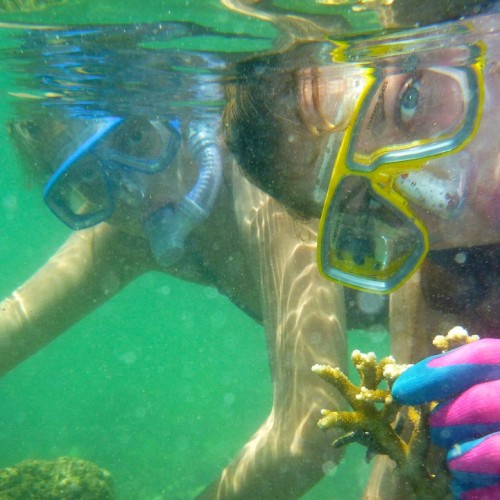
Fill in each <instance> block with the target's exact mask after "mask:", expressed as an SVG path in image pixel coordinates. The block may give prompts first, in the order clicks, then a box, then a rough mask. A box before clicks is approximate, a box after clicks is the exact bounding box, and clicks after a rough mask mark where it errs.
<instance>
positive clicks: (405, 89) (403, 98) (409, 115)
mask: <svg viewBox="0 0 500 500" xmlns="http://www.w3.org/2000/svg"><path fill="white" fill-rule="evenodd" d="M420 101H421V90H420V79H419V78H414V77H412V78H410V79H409V80H407V81H406V82H405V83H404V84H403V86H402V88H401V91H400V94H399V100H398V110H397V113H398V122H399V123H400V124H401V125H403V126H404V127H406V128H408V127H409V126H410V125H411V124H412V122H413V121H414V120H415V118H416V116H417V112H418V110H419V102H420Z"/></svg>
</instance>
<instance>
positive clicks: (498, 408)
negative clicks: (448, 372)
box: [429, 380, 500, 448]
mask: <svg viewBox="0 0 500 500" xmlns="http://www.w3.org/2000/svg"><path fill="white" fill-rule="evenodd" d="M499 394H500V380H494V381H492V382H483V383H482V384H477V385H474V386H473V387H470V388H469V389H467V390H466V391H464V392H463V393H462V394H460V395H459V396H457V397H456V398H454V399H452V400H451V401H448V402H446V403H441V404H439V405H438V406H437V407H436V408H435V409H434V410H433V412H432V413H431V415H430V417H429V426H430V434H431V439H432V442H433V443H434V444H436V445H437V446H441V447H443V448H451V447H452V446H453V445H454V444H455V443H464V442H466V441H471V440H473V439H477V438H479V437H482V436H486V435H487V434H492V433H494V432H497V431H500V398H499V397H498V395H499Z"/></svg>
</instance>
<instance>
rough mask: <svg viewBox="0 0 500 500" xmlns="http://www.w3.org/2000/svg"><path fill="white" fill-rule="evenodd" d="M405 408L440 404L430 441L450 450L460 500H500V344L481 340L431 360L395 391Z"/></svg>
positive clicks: (419, 365) (417, 367) (405, 377)
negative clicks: (437, 402) (433, 402)
mask: <svg viewBox="0 0 500 500" xmlns="http://www.w3.org/2000/svg"><path fill="white" fill-rule="evenodd" d="M392 395H393V397H394V399H395V400H396V401H397V402H398V403H401V404H404V405H412V406H415V405H420V404H424V403H430V402H431V401H440V404H439V405H438V406H436V408H435V409H434V410H433V411H432V413H431V415H430V417H429V428H430V434H431V440H432V442H433V443H434V444H436V445H437V446H440V447H443V448H447V449H448V454H447V457H446V459H447V463H448V469H449V470H450V473H451V475H452V484H451V489H452V492H453V495H454V496H455V498H458V499H461V500H462V499H465V500H471V499H482V500H485V499H500V339H482V340H478V341H476V342H473V343H471V344H467V345H465V346H462V347H458V348H457V349H453V350H451V351H449V352H446V353H444V354H439V355H437V356H431V357H429V358H426V359H424V360H423V361H420V362H419V363H417V364H416V365H414V366H412V367H411V368H409V369H408V370H406V371H405V372H403V373H402V374H401V375H400V376H399V377H398V379H397V380H396V382H395V383H394V385H393V388H392Z"/></svg>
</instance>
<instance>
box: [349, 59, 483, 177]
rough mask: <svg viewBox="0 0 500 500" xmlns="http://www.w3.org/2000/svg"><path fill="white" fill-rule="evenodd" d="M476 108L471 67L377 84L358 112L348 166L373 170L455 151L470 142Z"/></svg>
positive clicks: (420, 73)
mask: <svg viewBox="0 0 500 500" xmlns="http://www.w3.org/2000/svg"><path fill="white" fill-rule="evenodd" d="M443 96H446V98H445V99H444V98H443ZM477 109H478V92H477V77H476V75H475V73H474V72H473V70H472V69H470V68H442V67H433V68H424V69H421V70H419V71H417V72H415V73H414V74H403V75H401V74H399V75H391V76H387V77H385V78H383V79H380V80H377V81H376V82H375V84H374V86H373V88H372V90H371V91H370V93H369V94H368V96H367V98H366V99H365V101H364V103H363V106H362V108H361V110H360V115H359V117H358V121H357V125H356V127H355V129H354V133H353V140H352V142H351V147H350V151H349V153H348V159H347V161H348V165H349V167H350V168H352V169H354V170H358V171H359V170H362V171H371V170H373V169H374V168H376V167H377V166H379V165H381V164H384V163H391V162H396V161H403V160H412V159H416V158H423V157H426V156H429V155H434V154H439V153H443V152H447V151H451V150H453V149H454V148H456V147H458V146H459V145H460V144H462V143H463V142H464V141H465V140H466V139H467V138H468V137H469V135H470V133H471V132H472V130H473V128H474V123H475V119H476V116H477Z"/></svg>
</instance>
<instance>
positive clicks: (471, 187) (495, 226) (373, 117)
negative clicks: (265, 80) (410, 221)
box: [282, 40, 500, 248]
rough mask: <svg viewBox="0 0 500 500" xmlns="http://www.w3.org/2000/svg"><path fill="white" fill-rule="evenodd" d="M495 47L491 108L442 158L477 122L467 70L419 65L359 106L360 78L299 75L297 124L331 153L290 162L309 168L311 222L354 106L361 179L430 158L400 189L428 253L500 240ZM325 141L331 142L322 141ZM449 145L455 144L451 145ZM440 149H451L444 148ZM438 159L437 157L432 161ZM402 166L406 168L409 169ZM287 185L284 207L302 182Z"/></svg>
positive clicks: (321, 72)
mask: <svg viewBox="0 0 500 500" xmlns="http://www.w3.org/2000/svg"><path fill="white" fill-rule="evenodd" d="M493 42H494V45H498V42H495V41H494V40H493ZM490 49H491V50H490ZM495 49H496V47H495V46H493V47H491V46H487V50H486V60H487V63H486V68H485V70H484V80H485V82H484V94H485V95H484V99H485V102H484V106H483V114H482V117H481V118H480V120H479V127H478V128H477V131H476V133H475V134H474V136H473V138H472V139H471V141H470V142H469V143H468V144H466V146H465V147H464V148H463V149H462V150H461V151H458V152H455V153H451V154H450V155H449V156H446V155H443V154H442V153H443V151H444V152H446V149H444V148H446V147H448V151H449V150H452V151H453V149H454V148H455V146H459V145H460V144H462V143H463V141H464V140H466V138H464V137H462V138H460V133H461V127H463V126H464V124H466V125H467V120H473V119H474V118H473V113H470V115H471V116H470V118H469V117H468V114H469V111H468V106H469V108H470V102H471V100H472V99H473V98H474V92H475V84H474V85H471V84H468V83H467V81H466V79H467V76H466V73H465V72H460V71H457V70H455V69H454V68H453V67H451V66H447V65H446V64H445V63H443V64H442V65H441V64H434V65H432V66H428V67H425V68H424V69H422V68H419V67H418V66H417V67H415V68H414V69H413V70H411V71H407V72H404V73H403V72H399V73H400V74H397V73H396V74H392V73H391V72H389V73H388V74H386V75H385V76H382V77H378V80H377V85H376V88H375V87H374V88H373V92H371V93H370V94H369V95H368V96H366V97H365V101H364V102H363V104H359V102H360V101H359V100H358V99H359V95H360V90H359V87H360V85H361V86H363V85H364V83H363V79H362V76H359V77H358V79H357V83H356V79H355V78H354V79H353V77H352V76H351V75H350V77H349V78H350V79H351V80H353V81H354V84H351V85H350V87H349V85H348V84H347V83H345V82H344V83H342V82H339V73H338V70H334V69H332V70H328V68H317V69H314V70H308V71H303V72H302V74H301V78H298V80H297V87H298V89H297V94H298V96H299V105H300V106H301V116H302V118H303V121H304V123H305V125H306V128H308V129H309V131H310V133H311V139H310V140H311V141H314V140H315V141H317V143H318V144H320V143H321V141H322V143H323V145H325V144H327V147H328V148H330V151H326V153H324V155H323V157H324V158H327V157H328V160H326V161H325V160H320V161H319V162H318V163H316V164H313V163H312V162H310V159H309V158H307V157H304V158H301V157H300V155H299V156H296V157H295V158H293V159H292V160H291V161H292V164H293V165H295V164H299V163H300V162H301V160H303V168H302V173H303V179H304V180H305V182H304V184H303V185H306V186H308V189H310V191H309V193H308V199H309V206H313V207H315V212H314V215H316V216H319V215H320V212H321V208H322V203H321V202H320V203H318V200H322V201H324V199H325V196H326V190H327V187H328V182H329V179H330V176H331V172H332V167H333V164H334V162H335V156H336V154H337V153H338V150H339V146H340V144H341V141H342V138H343V135H344V131H345V130H346V121H348V120H346V114H347V115H349V114H351V116H352V112H353V108H354V107H355V106H358V107H357V115H356V116H357V123H356V126H355V127H354V133H353V137H352V140H351V143H352V144H351V148H350V151H349V153H348V154H347V162H348V164H350V165H351V166H352V165H353V164H354V168H355V169H356V168H358V169H359V171H365V172H371V171H374V170H376V169H377V168H379V166H380V165H382V166H383V165H387V164H391V162H397V161H401V160H399V159H398V155H400V154H401V152H402V154H403V155H406V154H407V151H408V150H410V151H413V150H416V152H417V154H416V155H413V156H412V155H411V154H410V155H408V156H409V158H408V159H409V161H410V162H411V161H414V160H415V158H417V159H425V158H426V156H428V159H427V160H425V161H424V162H423V163H421V165H420V167H419V170H418V171H414V172H411V173H410V174H405V175H401V178H400V179H398V180H396V181H395V183H394V188H395V190H396V191H398V192H399V193H400V194H401V195H402V196H403V197H404V198H406V199H407V202H408V204H409V206H410V207H411V209H412V210H413V212H414V213H415V214H416V215H418V217H419V218H420V219H421V220H422V222H423V223H424V224H425V227H426V228H427V230H428V233H429V240H430V244H431V247H432V248H443V247H446V246H454V245H455V246H456V245H466V244H467V245H475V244H476V245H477V244H486V243H491V242H497V241H499V240H500V230H499V227H500V210H499V208H500V202H499V201H498V200H499V199H500V160H499V158H500V146H499V145H498V140H497V131H498V130H499V129H500V119H499V118H498V115H497V113H496V109H498V106H499V105H500V77H499V71H498V63H497V62H495V61H492V60H489V59H490V58H494V54H496V53H497V52H498V51H495ZM471 128H474V124H473V123H472V122H470V124H469V126H468V127H467V126H466V127H465V129H468V130H470V129H471ZM457 134H458V139H457V140H455V139H454V138H455V137H457ZM325 136H327V137H329V138H330V139H329V140H325ZM448 137H449V138H451V139H450V141H451V146H446V141H447V140H448ZM453 141H455V143H454V142H453ZM441 143H443V144H445V146H444V147H443V149H441V150H440V149H439V148H440V147H441V146H440V144H441ZM326 149H327V148H325V150H326ZM458 149H460V148H458ZM435 154H438V157H437V158H435V159H433V157H434V155H435ZM439 155H440V156H439ZM419 161H420V160H419ZM308 162H309V163H308ZM401 165H402V167H403V170H404V162H403V163H401ZM351 168H353V167H351ZM313 178H315V182H314V180H313ZM288 180H289V182H288V185H287V187H286V192H284V194H283V196H282V201H284V202H285V203H286V204H290V203H289V202H290V200H293V199H294V197H295V196H296V195H295V193H296V191H297V183H298V182H300V181H298V180H297V176H296V175H295V174H293V169H292V174H290V176H289V179H288ZM312 186H314V188H312ZM302 198H304V194H302ZM308 215H309V214H308Z"/></svg>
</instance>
